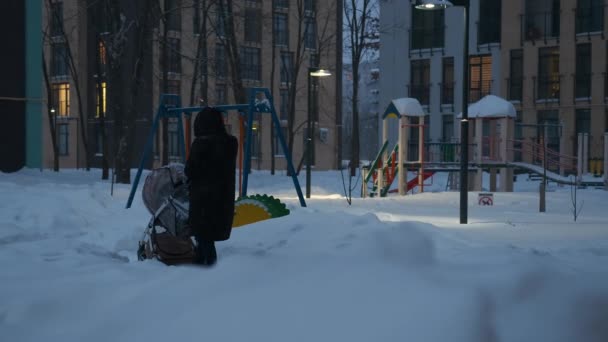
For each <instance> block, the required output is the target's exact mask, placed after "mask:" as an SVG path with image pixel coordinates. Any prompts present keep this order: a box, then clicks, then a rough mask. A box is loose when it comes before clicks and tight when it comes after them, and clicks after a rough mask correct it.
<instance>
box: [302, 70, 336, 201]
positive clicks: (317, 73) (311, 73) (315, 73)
mask: <svg viewBox="0 0 608 342" xmlns="http://www.w3.org/2000/svg"><path fill="white" fill-rule="evenodd" d="M326 76H331V72H329V70H326V69H322V68H314V67H310V68H308V118H307V120H306V132H307V134H308V136H307V137H306V198H310V176H311V174H310V171H311V170H310V165H311V164H312V149H313V146H314V145H313V138H314V134H313V133H314V132H313V130H312V104H313V103H316V98H315V101H311V94H312V91H311V89H312V80H313V77H314V78H317V77H326ZM314 95H315V97H316V95H317V92H316V84H315V92H314Z"/></svg>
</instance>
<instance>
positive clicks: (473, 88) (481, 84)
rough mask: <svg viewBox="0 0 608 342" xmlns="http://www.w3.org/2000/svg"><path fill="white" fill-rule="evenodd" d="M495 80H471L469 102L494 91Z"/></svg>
mask: <svg viewBox="0 0 608 342" xmlns="http://www.w3.org/2000/svg"><path fill="white" fill-rule="evenodd" d="M492 82H493V80H475V81H473V80H472V81H471V83H470V85H469V86H470V88H469V103H473V102H477V101H479V100H481V98H483V97H484V96H486V95H489V94H491V93H492Z"/></svg>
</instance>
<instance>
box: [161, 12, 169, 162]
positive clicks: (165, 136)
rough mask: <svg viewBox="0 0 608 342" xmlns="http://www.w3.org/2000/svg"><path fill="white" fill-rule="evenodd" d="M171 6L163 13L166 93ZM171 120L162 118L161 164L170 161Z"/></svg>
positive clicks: (163, 90) (164, 88)
mask: <svg viewBox="0 0 608 342" xmlns="http://www.w3.org/2000/svg"><path fill="white" fill-rule="evenodd" d="M168 23H169V8H168V7H167V5H166V3H165V11H164V13H163V35H162V37H161V54H162V56H161V61H162V65H161V67H162V72H163V76H162V80H161V91H160V92H161V93H164V94H166V93H167V92H168V91H169V77H168V76H169V75H168V73H169V65H168V64H169V62H168V59H169V51H168V42H167V36H168V33H169V25H168ZM168 127H169V120H168V119H167V118H162V121H161V136H162V144H161V145H162V154H161V159H160V163H161V165H167V164H168V163H169V130H168Z"/></svg>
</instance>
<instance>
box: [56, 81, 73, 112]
mask: <svg viewBox="0 0 608 342" xmlns="http://www.w3.org/2000/svg"><path fill="white" fill-rule="evenodd" d="M52 93H53V99H52V105H53V108H54V109H55V115H57V116H68V115H70V84H69V83H56V84H53V85H52Z"/></svg>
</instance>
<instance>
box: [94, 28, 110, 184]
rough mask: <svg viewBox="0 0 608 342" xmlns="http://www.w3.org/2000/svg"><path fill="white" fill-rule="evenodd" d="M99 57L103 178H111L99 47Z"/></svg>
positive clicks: (97, 55)
mask: <svg viewBox="0 0 608 342" xmlns="http://www.w3.org/2000/svg"><path fill="white" fill-rule="evenodd" d="M99 43H100V44H103V42H102V40H101V39H99ZM95 51H96V53H95V55H96V59H97V98H98V99H99V100H98V101H97V106H98V107H97V110H98V111H99V131H100V133H101V154H102V156H101V179H108V178H110V172H109V168H110V163H109V162H108V134H107V133H106V111H105V110H104V106H103V103H104V101H106V103H107V99H104V98H103V95H104V94H103V87H102V86H103V77H102V68H101V57H102V56H99V52H97V49H96V50H95Z"/></svg>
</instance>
